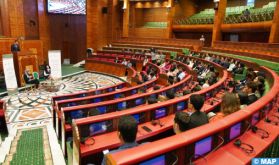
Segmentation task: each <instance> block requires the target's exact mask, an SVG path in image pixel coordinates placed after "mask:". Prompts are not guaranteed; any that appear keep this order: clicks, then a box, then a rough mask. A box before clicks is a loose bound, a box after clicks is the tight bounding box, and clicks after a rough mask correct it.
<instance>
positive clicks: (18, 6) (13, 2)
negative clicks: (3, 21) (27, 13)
mask: <svg viewBox="0 0 279 165" xmlns="http://www.w3.org/2000/svg"><path fill="white" fill-rule="evenodd" d="M8 11H9V20H10V30H11V36H12V37H21V36H23V37H25V26H24V12H23V1H22V0H9V1H8Z"/></svg>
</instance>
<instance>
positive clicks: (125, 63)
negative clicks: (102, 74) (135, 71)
mask: <svg viewBox="0 0 279 165" xmlns="http://www.w3.org/2000/svg"><path fill="white" fill-rule="evenodd" d="M121 64H122V65H125V66H127V64H128V63H127V61H126V59H125V58H124V60H123V61H122V63H121Z"/></svg>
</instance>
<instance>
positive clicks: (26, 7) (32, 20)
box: [23, 0, 39, 40]
mask: <svg viewBox="0 0 279 165" xmlns="http://www.w3.org/2000/svg"><path fill="white" fill-rule="evenodd" d="M23 2H24V3H23V14H24V25H25V39H31V40H34V39H35V40H37V39H39V23H38V7H37V6H38V5H37V0H24V1H23Z"/></svg>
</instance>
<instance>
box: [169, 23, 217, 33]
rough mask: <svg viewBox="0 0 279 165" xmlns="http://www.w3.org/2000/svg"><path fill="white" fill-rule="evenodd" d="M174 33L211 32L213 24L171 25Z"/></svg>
mask: <svg viewBox="0 0 279 165" xmlns="http://www.w3.org/2000/svg"><path fill="white" fill-rule="evenodd" d="M172 29H173V31H174V32H212V29H213V24H203V25H173V26H172Z"/></svg>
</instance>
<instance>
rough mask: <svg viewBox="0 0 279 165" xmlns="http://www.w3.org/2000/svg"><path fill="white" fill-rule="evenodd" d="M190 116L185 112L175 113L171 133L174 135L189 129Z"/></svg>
mask: <svg viewBox="0 0 279 165" xmlns="http://www.w3.org/2000/svg"><path fill="white" fill-rule="evenodd" d="M189 122H190V116H189V114H188V113H186V112H176V113H175V117H174V124H173V131H174V133H175V134H179V133H181V132H184V131H187V130H188V129H189Z"/></svg>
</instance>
